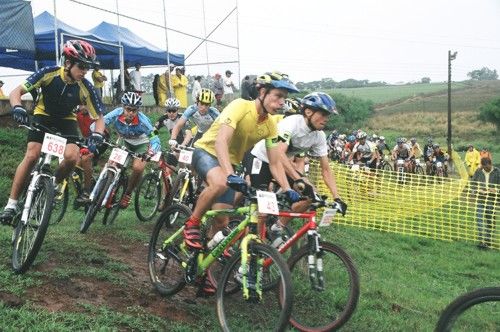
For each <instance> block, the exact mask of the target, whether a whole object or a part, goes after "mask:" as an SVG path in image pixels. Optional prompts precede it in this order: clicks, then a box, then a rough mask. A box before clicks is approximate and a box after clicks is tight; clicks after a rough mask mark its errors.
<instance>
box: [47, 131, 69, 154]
mask: <svg viewBox="0 0 500 332" xmlns="http://www.w3.org/2000/svg"><path fill="white" fill-rule="evenodd" d="M66 141H67V140H66V138H64V137H61V136H57V135H52V134H49V133H45V137H44V138H43V144H42V152H44V153H48V154H50V155H53V156H56V157H58V158H64V149H65V148H66Z"/></svg>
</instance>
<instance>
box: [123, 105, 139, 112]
mask: <svg viewBox="0 0 500 332" xmlns="http://www.w3.org/2000/svg"><path fill="white" fill-rule="evenodd" d="M124 109H125V110H126V111H127V112H132V113H137V112H139V109H138V108H136V107H130V106H125V107H124Z"/></svg>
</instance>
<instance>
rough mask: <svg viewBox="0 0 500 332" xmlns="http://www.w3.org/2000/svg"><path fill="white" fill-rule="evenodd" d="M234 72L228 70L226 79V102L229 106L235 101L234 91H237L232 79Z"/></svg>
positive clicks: (224, 81)
mask: <svg viewBox="0 0 500 332" xmlns="http://www.w3.org/2000/svg"><path fill="white" fill-rule="evenodd" d="M232 74H233V72H232V71H230V70H226V77H224V80H223V83H224V100H225V101H226V102H227V103H228V104H229V103H230V102H232V101H233V99H234V97H233V95H234V90H236V88H235V86H234V83H233V80H232V79H231V75H232Z"/></svg>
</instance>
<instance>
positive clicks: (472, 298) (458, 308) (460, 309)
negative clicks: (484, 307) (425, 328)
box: [435, 287, 500, 332]
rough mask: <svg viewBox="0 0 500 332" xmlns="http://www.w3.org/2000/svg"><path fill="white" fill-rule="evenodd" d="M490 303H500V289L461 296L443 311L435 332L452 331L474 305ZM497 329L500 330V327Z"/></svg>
mask: <svg viewBox="0 0 500 332" xmlns="http://www.w3.org/2000/svg"><path fill="white" fill-rule="evenodd" d="M490 301H491V302H492V301H497V302H500V287H485V288H479V289H476V290H473V291H470V292H467V293H465V294H462V295H460V296H459V297H457V298H456V299H455V300H453V301H452V302H451V303H450V304H448V306H446V308H445V309H444V310H443V312H442V313H441V316H440V317H439V321H438V323H437V325H436V329H435V331H436V332H449V331H452V328H453V325H454V324H455V322H456V320H457V319H458V318H459V317H460V315H462V314H463V313H464V311H466V310H467V309H469V308H471V307H472V306H474V305H477V304H481V303H485V302H490ZM496 327H497V328H499V327H500V326H496Z"/></svg>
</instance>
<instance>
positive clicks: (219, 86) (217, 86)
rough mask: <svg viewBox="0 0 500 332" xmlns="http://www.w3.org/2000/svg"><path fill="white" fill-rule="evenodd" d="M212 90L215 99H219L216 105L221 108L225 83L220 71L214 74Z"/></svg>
mask: <svg viewBox="0 0 500 332" xmlns="http://www.w3.org/2000/svg"><path fill="white" fill-rule="evenodd" d="M212 91H213V92H214V94H215V100H216V101H217V102H216V104H215V106H217V108H219V109H220V108H221V107H222V97H223V96H224V85H223V83H222V82H221V75H220V74H219V73H217V74H215V76H214V84H213V87H212Z"/></svg>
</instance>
